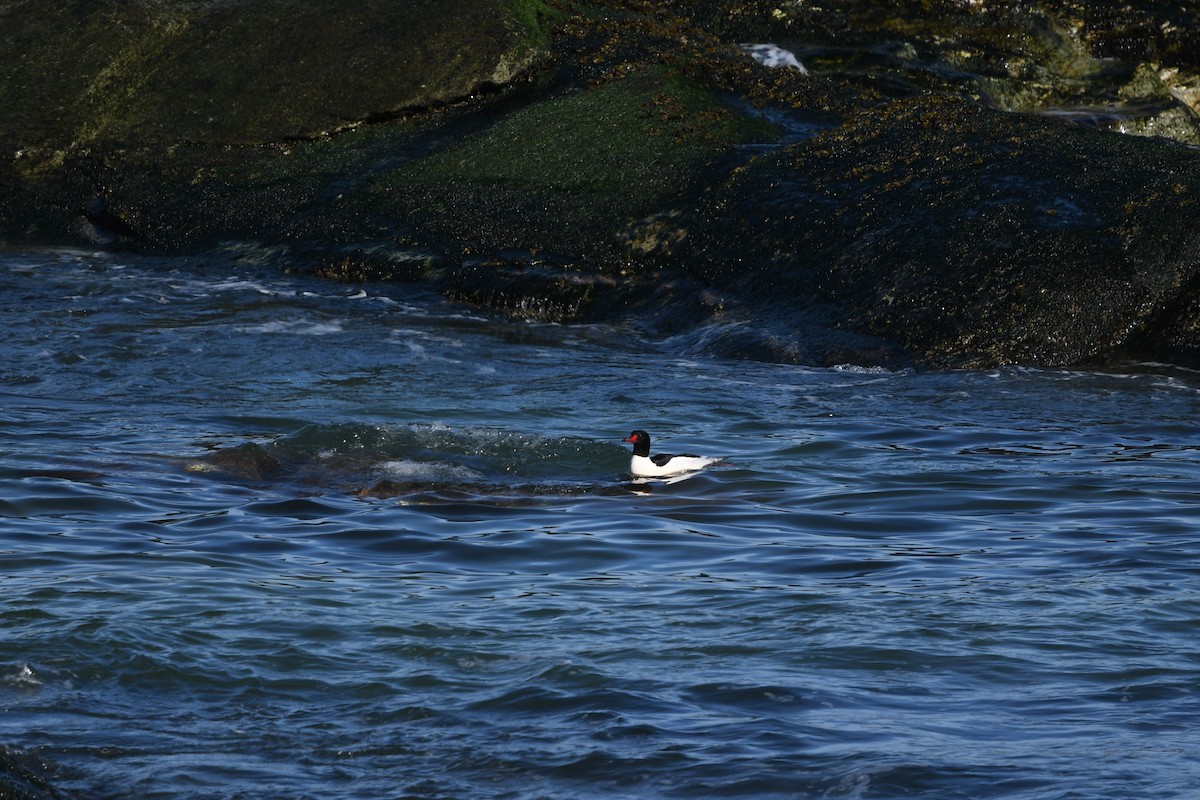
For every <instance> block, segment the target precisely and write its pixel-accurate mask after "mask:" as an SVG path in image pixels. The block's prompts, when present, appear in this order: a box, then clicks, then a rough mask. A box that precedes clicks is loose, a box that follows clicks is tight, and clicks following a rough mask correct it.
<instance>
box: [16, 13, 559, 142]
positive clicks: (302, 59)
mask: <svg viewBox="0 0 1200 800" xmlns="http://www.w3.org/2000/svg"><path fill="white" fill-rule="evenodd" d="M542 13H545V14H552V13H553V14H557V13H558V12H552V11H551V10H550V8H549V7H548V6H545V5H544V4H542V3H539V2H535V0H410V2H405V3H395V2H392V0H341V1H340V2H337V3H334V2H328V0H324V1H318V2H313V1H312V0H253V1H252V2H241V3H224V2H218V0H157V2H137V3H131V2H123V1H122V0H68V2H64V3H37V4H32V5H30V4H28V3H19V2H7V3H5V4H3V5H0V58H2V59H3V61H4V62H5V64H6V65H7V66H6V70H7V73H8V74H7V75H6V79H5V80H4V81H3V82H0V105H3V107H4V108H6V109H7V110H8V112H7V115H6V125H5V132H4V135H5V137H6V138H10V139H12V140H14V141H16V142H18V143H21V144H23V145H25V146H29V147H37V148H41V149H46V150H50V151H53V150H56V149H58V150H61V149H66V148H68V147H73V148H75V149H78V148H81V147H86V146H89V145H90V146H98V145H101V144H104V143H112V142H118V143H126V144H129V143H134V144H144V143H158V144H163V143H165V144H177V143H180V142H205V143H227V144H245V143H259V142H272V141H278V140H280V139H284V138H288V137H307V136H313V135H318V134H321V133H326V132H329V131H336V130H340V129H344V128H346V127H350V126H354V125H356V124H359V123H361V122H363V121H364V120H367V119H373V118H378V117H380V116H382V115H388V114H395V113H400V112H403V111H405V110H406V109H412V108H424V107H429V106H434V105H437V104H442V103H446V102H448V101H452V100H455V99H459V98H462V97H466V96H469V95H470V94H472V93H474V92H478V91H480V90H481V89H486V88H487V87H488V86H491V85H496V84H502V83H505V82H507V81H508V80H510V79H511V78H512V77H513V76H515V75H517V74H518V73H520V72H521V71H522V70H524V69H527V68H528V67H529V66H530V65H532V64H533V63H534V62H535V61H537V60H538V59H539V58H541V57H543V56H544V55H545V50H546V46H547V35H546V33H545V32H544V31H543V30H541V29H540V28H539V27H538V26H537V17H538V15H539V14H542ZM64 32H69V35H64ZM46 157H49V156H46Z"/></svg>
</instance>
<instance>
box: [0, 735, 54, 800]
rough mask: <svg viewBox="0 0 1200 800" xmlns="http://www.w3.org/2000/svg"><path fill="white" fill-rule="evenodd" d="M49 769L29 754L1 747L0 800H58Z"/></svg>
mask: <svg viewBox="0 0 1200 800" xmlns="http://www.w3.org/2000/svg"><path fill="white" fill-rule="evenodd" d="M48 772H49V767H47V765H46V764H44V763H43V762H42V761H41V760H40V759H37V758H35V757H33V756H31V755H29V754H27V753H23V752H19V751H14V750H11V749H9V748H7V747H4V746H0V800H57V798H60V797H62V795H61V794H59V793H58V791H56V790H55V789H54V787H53V786H52V785H51V784H50V781H49V779H48V777H47V773H48Z"/></svg>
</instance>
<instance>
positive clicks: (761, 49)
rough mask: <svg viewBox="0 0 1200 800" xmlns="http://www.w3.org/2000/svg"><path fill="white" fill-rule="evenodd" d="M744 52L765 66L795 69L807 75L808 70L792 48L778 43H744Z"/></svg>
mask: <svg viewBox="0 0 1200 800" xmlns="http://www.w3.org/2000/svg"><path fill="white" fill-rule="evenodd" d="M742 52H744V53H746V54H748V55H749V56H750V57H751V58H753V59H754V60H755V61H757V62H758V63H760V64H762V65H763V66H764V67H770V68H771V69H794V70H797V71H798V72H801V73H803V74H805V75H807V74H808V70H807V69H805V67H804V65H803V64H801V63H800V59H798V58H796V54H795V53H793V52H792V51H791V50H784V49H783V48H782V47H780V46H779V45H777V44H770V43H764V44H751V43H747V44H743V45H742Z"/></svg>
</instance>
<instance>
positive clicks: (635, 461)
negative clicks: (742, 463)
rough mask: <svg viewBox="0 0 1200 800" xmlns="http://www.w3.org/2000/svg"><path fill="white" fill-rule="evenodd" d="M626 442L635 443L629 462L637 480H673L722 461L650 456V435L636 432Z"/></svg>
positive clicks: (631, 471)
mask: <svg viewBox="0 0 1200 800" xmlns="http://www.w3.org/2000/svg"><path fill="white" fill-rule="evenodd" d="M625 441H627V442H632V443H633V458H631V459H630V460H629V472H630V473H631V474H632V475H633V477H635V478H673V477H676V476H678V475H686V474H688V473H690V472H697V471H699V470H702V469H704V468H705V467H709V466H712V465H713V464H716V463H717V462H719V461H720V460H721V459H719V458H709V457H708V456H693V455H688V454H682V455H667V454H663V453H660V454H658V455H653V456H652V455H650V434H648V433H646V432H645V431H634V432H633V433H631V434H629V438H627V439H626V440H625Z"/></svg>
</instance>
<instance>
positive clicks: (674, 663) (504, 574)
mask: <svg viewBox="0 0 1200 800" xmlns="http://www.w3.org/2000/svg"><path fill="white" fill-rule="evenodd" d="M297 266H298V267H302V266H303V265H297ZM0 322H2V324H3V330H4V337H5V340H4V343H3V345H2V347H0V578H2V580H3V586H4V592H3V595H2V599H0V711H2V713H0V744H3V745H7V746H9V747H12V748H18V749H20V750H23V751H25V752H27V753H29V754H32V755H34V756H36V757H37V758H39V759H41V760H44V761H45V762H47V763H49V764H51V765H52V767H53V772H52V775H51V780H52V782H53V783H54V785H56V786H57V787H58V788H59V790H61V791H62V792H63V793H64V794H65V795H66V796H69V797H73V798H140V797H153V798H172V799H176V798H178V799H179V800H184V799H186V800H196V799H198V798H364V800H366V799H371V800H374V799H376V798H422V799H426V798H515V799H519V800H532V799H533V798H555V799H556V800H571V799H572V798H634V799H637V800H643V799H644V800H657V799H658V798H702V797H722V798H739V797H740V798H862V799H863V800H866V799H867V798H897V797H919V798H1020V799H1021V800H1033V799H1035V798H1037V799H1039V800H1040V799H1042V798H1113V799H1114V800H1116V799H1120V800H1128V798H1131V797H1154V798H1158V799H1160V800H1161V799H1162V798H1192V797H1196V796H1200V766H1197V761H1196V758H1195V754H1196V753H1197V752H1200V734H1198V733H1197V730H1198V726H1197V725H1196V724H1195V720H1196V719H1197V718H1198V716H1200V703H1198V702H1197V697H1196V686H1197V684H1198V683H1200V644H1198V643H1200V591H1198V588H1197V587H1198V586H1200V511H1198V509H1200V488H1198V487H1200V426H1198V425H1197V424H1196V419H1197V413H1198V412H1200V393H1198V391H1197V389H1198V387H1200V375H1197V374H1196V373H1193V372H1189V371H1185V370H1180V369H1175V368H1168V367H1164V366H1160V365H1144V364H1143V365H1132V366H1130V367H1129V368H1127V369H1124V370H1111V371H1107V372H1082V371H1054V370H1030V369H1019V368H1011V369H1002V370H995V371H971V372H950V373H944V372H943V373H923V372H888V371H883V370H877V369H861V368H857V367H854V366H853V365H846V366H845V367H842V368H838V369H813V368H804V367H797V366H788V365H770V364H756V363H749V362H742V361H729V360H720V359H716V358H711V357H708V356H706V355H705V354H704V353H701V352H693V351H692V350H691V349H690V348H691V347H692V345H690V344H688V342H690V341H695V340H696V337H689V338H688V340H687V341H684V340H680V341H670V340H668V341H657V340H653V339H650V338H648V337H646V336H645V335H643V334H641V333H639V332H638V330H637V329H636V328H633V327H626V326H615V325H614V326H575V327H572V326H554V325H540V324H532V323H528V322H525V321H521V320H504V319H495V318H490V317H487V316H484V315H482V314H480V313H478V312H474V311H471V310H469V309H466V308H464V307H461V306H456V305H453V304H450V303H447V302H445V301H444V300H442V299H440V298H438V297H436V296H432V295H428V294H426V293H424V292H423V290H420V289H416V288H412V287H406V286H401V285H382V284H370V285H363V286H357V285H356V286H347V285H340V284H332V283H325V282H321V281H317V280H312V279H307V278H302V277H296V276H290V275H285V274H281V273H280V272H279V271H278V270H267V269H264V268H260V267H257V266H255V265H254V264H252V263H246V262H238V261H234V260H229V261H219V260H213V259H207V260H193V261H188V260H182V259H173V260H169V259H153V258H148V257H138V256H129V255H112V254H108V255H104V254H96V253H90V252H65V251H29V250H25V251H20V250H7V251H3V252H0ZM721 324H729V325H735V324H737V323H736V321H733V320H730V321H727V322H725V323H721ZM710 333H711V336H706V337H701V338H705V339H712V338H719V337H720V336H721V328H720V324H718V325H715V326H714V328H713V330H712V331H711V332H710ZM632 428H645V429H647V430H649V431H650V432H651V434H652V436H653V437H654V446H655V449H656V450H668V451H669V450H672V449H674V450H687V451H692V452H699V453H704V454H708V455H722V456H725V457H727V463H726V464H725V465H723V466H721V467H719V468H714V469H712V470H709V471H707V472H705V473H703V474H700V475H698V476H695V477H692V478H691V479H689V480H685V481H682V482H678V483H672V484H648V485H642V484H634V483H631V482H629V481H628V479H627V476H626V475H625V474H624V473H625V471H626V469H627V467H628V452H627V446H625V445H622V444H621V442H620V439H622V438H623V437H625V436H626V435H627V434H628V433H629V431H630V430H631V429H632Z"/></svg>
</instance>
